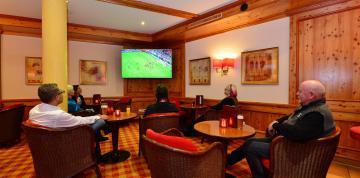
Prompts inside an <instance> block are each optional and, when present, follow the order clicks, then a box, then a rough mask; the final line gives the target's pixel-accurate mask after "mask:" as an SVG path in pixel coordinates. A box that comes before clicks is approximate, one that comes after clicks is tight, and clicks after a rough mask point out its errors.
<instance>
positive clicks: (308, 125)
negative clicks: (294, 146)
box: [273, 112, 324, 141]
mask: <svg viewBox="0 0 360 178" xmlns="http://www.w3.org/2000/svg"><path fill="white" fill-rule="evenodd" d="M273 128H274V129H275V130H276V131H277V132H278V133H279V134H280V135H283V136H284V137H286V138H288V139H290V140H297V141H305V140H309V139H314V138H318V137H319V136H320V135H321V134H322V132H323V130H324V117H323V116H322V115H321V114H320V113H318V112H311V113H308V114H306V115H305V116H304V117H303V118H302V119H301V120H298V121H297V123H296V124H295V125H289V124H286V123H283V124H281V123H274V124H273Z"/></svg>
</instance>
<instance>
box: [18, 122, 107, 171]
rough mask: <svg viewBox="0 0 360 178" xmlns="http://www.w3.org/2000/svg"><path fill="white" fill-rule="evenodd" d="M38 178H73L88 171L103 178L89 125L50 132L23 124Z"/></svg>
mask: <svg viewBox="0 0 360 178" xmlns="http://www.w3.org/2000/svg"><path fill="white" fill-rule="evenodd" d="M23 129H24V131H25V135H26V136H27V139H28V143H29V147H30V151H31V155H32V158H33V163H34V168H35V173H36V177H44V178H48V177H51V178H57V177H58V178H63V177H72V176H74V175H77V174H79V173H81V172H82V171H84V170H85V169H87V168H90V167H92V168H95V171H96V175H97V176H98V177H101V173H100V170H99V167H98V166H97V163H96V157H95V135H94V131H93V130H92V128H91V127H90V126H88V125H81V126H75V127H71V128H59V129H51V128H44V127H41V126H36V125H34V124H31V123H30V122H24V123H23Z"/></svg>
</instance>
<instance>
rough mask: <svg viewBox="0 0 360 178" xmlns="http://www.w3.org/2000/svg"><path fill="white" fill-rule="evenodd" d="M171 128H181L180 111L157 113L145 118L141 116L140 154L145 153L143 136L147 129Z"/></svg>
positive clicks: (163, 129)
mask: <svg viewBox="0 0 360 178" xmlns="http://www.w3.org/2000/svg"><path fill="white" fill-rule="evenodd" d="M170 128H177V129H179V128H180V121H179V113H175V112H174V113H156V114H150V115H148V116H146V117H145V118H142V117H139V156H140V155H141V154H143V155H145V151H144V147H143V144H142V137H141V136H142V135H143V134H145V132H146V130H147V129H152V130H154V131H155V132H163V131H165V130H167V129H170Z"/></svg>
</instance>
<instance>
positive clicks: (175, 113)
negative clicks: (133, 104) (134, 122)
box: [144, 112, 179, 119]
mask: <svg viewBox="0 0 360 178" xmlns="http://www.w3.org/2000/svg"><path fill="white" fill-rule="evenodd" d="M161 116H162V117H166V116H167V117H172V116H179V113H177V112H162V113H153V114H149V115H147V116H146V117H144V119H147V118H153V117H161Z"/></svg>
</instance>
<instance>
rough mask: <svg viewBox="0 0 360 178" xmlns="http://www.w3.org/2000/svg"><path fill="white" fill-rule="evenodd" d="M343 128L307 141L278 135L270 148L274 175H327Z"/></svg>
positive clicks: (294, 176) (297, 177)
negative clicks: (293, 139) (298, 140)
mask: <svg viewBox="0 0 360 178" xmlns="http://www.w3.org/2000/svg"><path fill="white" fill-rule="evenodd" d="M340 134H341V130H340V129H339V128H338V127H337V128H336V130H335V132H334V134H332V135H330V136H328V137H324V138H320V139H316V140H311V141H307V142H303V143H301V142H294V141H291V140H288V139H286V138H285V137H282V136H280V137H277V138H275V139H274V140H273V141H272V143H271V148H270V173H271V175H272V177H274V178H276V177H293V178H302V177H307V178H320V177H323V178H325V177H326V174H327V171H328V169H329V167H330V164H331V161H332V160H333V158H334V156H335V153H336V149H337V146H338V144H339V139H340Z"/></svg>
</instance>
